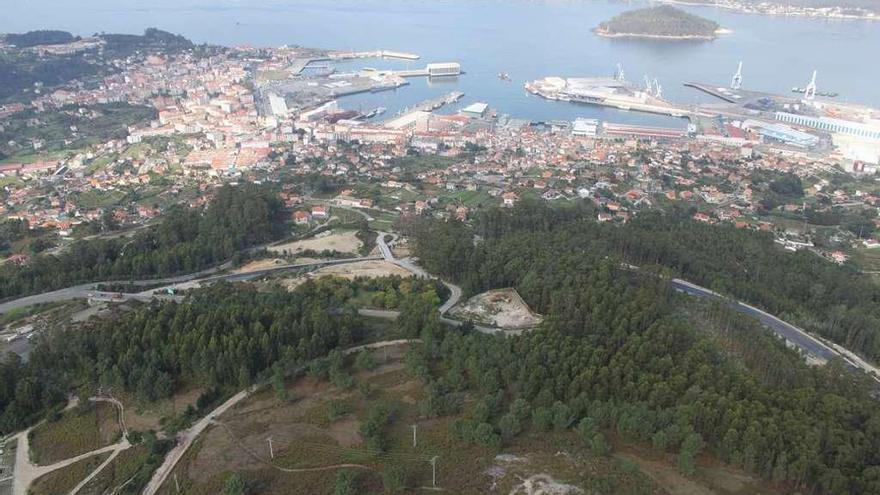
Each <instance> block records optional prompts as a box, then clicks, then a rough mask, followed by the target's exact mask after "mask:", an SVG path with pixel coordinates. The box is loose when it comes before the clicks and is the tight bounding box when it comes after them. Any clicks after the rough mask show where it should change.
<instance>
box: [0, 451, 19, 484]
mask: <svg viewBox="0 0 880 495" xmlns="http://www.w3.org/2000/svg"><path fill="white" fill-rule="evenodd" d="M17 444H18V440H16V439H7V440H4V441H2V442H0V450H2V451H3V453H2V454H0V495H12V470H13V469H14V468H15V447H16V446H17Z"/></svg>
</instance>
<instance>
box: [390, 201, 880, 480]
mask: <svg viewBox="0 0 880 495" xmlns="http://www.w3.org/2000/svg"><path fill="white" fill-rule="evenodd" d="M585 208H587V207H575V208H568V209H565V208H563V209H556V210H553V209H548V208H547V207H544V206H540V205H528V204H525V205H522V206H520V207H517V208H514V209H512V211H511V210H508V211H504V210H491V211H488V212H487V213H486V214H485V215H484V216H482V217H481V218H480V219H479V221H478V222H477V226H476V229H475V231H476V232H478V233H480V234H481V235H482V236H483V239H484V241H483V242H482V243H480V244H477V245H474V243H473V241H472V239H473V234H474V231H471V230H470V229H469V228H467V227H466V226H464V225H462V224H459V223H455V222H449V223H443V222H434V221H427V222H426V223H425V224H423V225H421V226H419V227H417V228H416V229H415V231H416V243H415V244H416V245H415V252H416V254H417V255H418V256H419V258H420V259H421V260H422V262H423V263H425V265H426V266H430V267H434V268H439V269H441V273H443V274H444V275H446V276H449V277H451V278H453V279H456V280H459V281H461V282H462V283H464V284H465V285H466V287H467V288H468V290H470V291H481V290H484V289H488V288H493V287H505V286H513V287H515V288H516V289H517V290H518V291H519V292H520V294H522V295H523V298H524V299H525V300H526V301H527V302H528V303H529V304H530V305H531V306H533V307H535V308H536V309H537V310H538V311H539V312H541V313H542V314H544V315H546V319H545V323H544V325H543V327H542V328H540V329H539V330H536V331H533V332H531V333H529V334H526V335H523V336H521V337H517V338H508V339H503V338H496V337H491V336H485V335H483V334H479V333H476V332H467V331H465V332H462V331H457V330H445V329H444V328H443V327H442V326H441V325H439V324H437V323H435V321H436V313H435V312H426V313H424V315H423V316H422V318H423V319H424V321H425V323H424V324H423V325H422V328H423V329H424V331H423V333H422V339H423V341H424V343H425V344H424V346H423V348H422V349H421V350H419V351H416V352H414V353H413V355H412V356H408V358H407V365H408V368H409V369H411V370H413V371H414V373H415V374H416V375H417V376H419V377H421V378H422V379H423V380H424V381H425V383H426V386H427V390H428V391H429V393H428V397H427V398H426V399H425V400H424V404H423V411H424V412H425V413H426V414H427V415H429V416H436V415H444V414H449V413H450V412H454V411H457V410H458V409H459V408H460V404H461V397H462V394H463V393H469V394H472V395H474V396H477V397H480V398H481V399H480V403H479V404H478V405H477V407H476V409H475V412H474V413H473V414H472V415H471V418H469V419H467V420H464V421H462V422H459V424H458V426H457V427H456V431H457V433H458V434H459V436H460V437H461V438H463V439H467V440H468V441H470V442H474V443H479V444H483V445H487V446H488V445H498V442H499V438H498V436H500V435H501V434H502V433H503V434H504V436H506V437H507V438H510V437H513V436H515V435H516V433H515V432H516V431H517V430H518V429H519V428H517V426H518V425H517V424H516V423H517V421H518V422H519V423H520V424H519V427H522V424H526V422H528V425H529V426H530V427H531V428H533V429H537V430H538V431H547V430H555V429H560V428H561V429H568V428H572V427H574V426H577V427H578V430H582V433H581V436H586V437H587V438H588V443H587V445H588V446H589V448H590V449H591V450H592V451H593V452H595V453H599V454H601V453H604V452H607V449H608V442H607V441H606V438H607V434H610V433H613V434H615V435H617V436H619V437H620V438H623V439H629V440H632V441H638V442H644V443H648V442H650V443H651V444H653V445H654V446H655V447H656V448H659V449H662V450H665V451H668V452H670V453H675V454H676V456H677V459H678V465H679V468H680V470H681V471H682V472H683V473H685V474H687V473H690V472H693V468H694V465H695V459H696V456H697V455H698V454H699V453H700V452H708V453H711V454H713V455H714V456H716V457H718V458H719V459H721V460H723V461H724V462H727V463H730V464H733V465H736V466H740V467H743V468H745V469H747V470H749V471H751V472H753V473H756V474H758V475H760V476H762V477H764V478H766V479H768V480H773V481H774V482H777V483H781V484H784V485H786V486H789V487H791V488H792V489H797V490H800V491H809V492H813V493H876V492H878V491H880V456H878V455H877V452H876V448H874V446H875V445H876V444H877V442H880V428H878V426H877V425H880V413H878V412H877V408H876V404H875V402H874V399H873V397H872V390H873V388H872V387H873V385H872V384H871V383H872V382H871V381H870V380H869V379H867V378H866V377H863V376H859V375H857V374H855V373H852V372H850V371H849V370H848V369H846V367H845V366H843V365H842V364H841V363H837V362H832V363H830V364H829V365H828V366H827V367H825V368H821V369H813V368H809V367H807V366H806V365H805V364H804V363H802V362H801V361H800V360H798V359H795V358H796V354H793V351H789V350H787V349H785V348H784V347H783V346H781V345H776V346H770V347H769V348H766V347H764V346H753V345H751V344H749V343H748V342H753V338H754V337H748V339H749V340H746V341H744V342H745V343H743V344H739V345H735V346H732V348H733V351H734V352H733V353H732V354H731V353H727V352H725V350H724V349H723V348H722V345H721V343H720V342H721V340H722V339H721V338H719V337H718V334H716V333H711V332H709V331H702V330H701V328H700V326H698V325H700V322H704V323H702V324H703V325H705V326H706V327H707V329H708V328H715V329H717V328H719V327H723V326H724V325H726V324H728V323H730V322H732V321H736V320H735V319H730V318H729V315H724V314H720V315H717V316H715V317H714V318H709V317H701V318H685V317H682V315H681V314H680V313H679V312H678V309H677V308H679V307H681V305H682V304H685V303H684V302H682V301H681V300H680V299H679V298H681V297H683V296H678V295H677V294H676V293H675V292H674V291H671V290H670V289H669V287H668V285H667V278H668V276H669V275H668V273H669V269H668V268H661V269H655V270H647V269H646V268H645V267H643V268H642V270H639V271H638V272H634V271H631V270H627V269H624V268H621V262H622V261H640V262H648V261H649V262H650V263H652V264H655V263H662V262H667V263H669V266H671V267H674V268H675V269H676V270H677V271H681V272H684V273H687V274H688V275H694V276H697V275H701V276H702V278H707V279H709V280H711V281H713V282H715V285H724V284H725V283H726V284H729V285H726V286H727V287H731V288H732V289H735V290H745V289H746V288H749V289H752V290H753V293H754V294H764V292H763V291H756V290H754V288H755V287H754V286H755V285H756V283H757V281H761V282H768V281H769V279H770V277H779V278H780V280H778V281H774V282H773V286H774V287H775V288H777V289H778V290H779V294H780V297H781V298H782V299H783V300H784V301H786V302H787V303H790V304H795V305H797V306H800V305H803V307H807V305H808V304H815V303H814V301H812V300H811V299H809V296H808V297H807V298H805V299H799V296H800V295H802V293H800V292H799V289H801V286H802V285H803V284H804V283H810V284H812V283H816V281H817V280H820V281H821V282H822V283H828V284H829V285H827V286H826V287H827V288H829V289H830V288H832V287H835V288H837V289H839V290H837V291H836V292H831V293H830V294H826V296H825V297H827V298H829V299H831V300H832V302H828V303H825V304H834V302H833V301H834V298H835V297H842V295H844V294H849V292H848V291H849V290H853V294H851V295H848V296H846V297H864V296H862V295H860V294H858V290H857V289H855V288H853V287H852V285H853V284H854V282H853V279H852V276H847V277H845V280H846V282H843V280H844V273H847V272H844V271H841V270H843V269H839V268H834V269H829V270H830V271H829V270H826V269H825V268H821V269H820V268H816V267H817V266H819V265H816V266H814V265H812V264H811V263H809V262H807V261H806V260H807V258H804V257H801V256H798V255H783V254H782V253H781V252H780V251H776V250H774V248H773V247H772V240H771V239H768V238H765V237H764V236H762V235H759V234H752V233H744V232H741V231H736V230H734V229H732V228H731V229H724V228H721V229H718V228H711V232H710V231H709V230H706V231H704V230H703V227H701V226H699V225H694V224H693V223H692V222H689V221H685V220H682V219H678V218H672V217H664V216H661V215H645V216H644V217H643V218H638V219H637V220H635V221H633V222H631V223H629V224H627V225H626V226H623V227H614V226H608V225H599V224H597V223H596V222H595V221H593V220H592V215H590V217H589V218H584V215H583V213H584V211H583V209H585ZM707 229H710V228H709V227H707ZM710 238H711V239H710ZM429 246H430V248H429ZM697 250H699V251H700V252H704V254H700V253H697V252H696V251H697ZM451 253H454V254H455V256H459V257H458V258H453V259H456V260H457V261H458V263H456V264H454V265H450V264H447V261H445V260H446V259H448V258H447V257H448V256H450V254H451ZM671 261H676V262H674V263H670V262H671ZM730 263H736V264H737V266H738V270H737V269H729V268H728V266H729V264H730ZM765 263H766V265H765ZM769 265H772V266H773V267H774V268H773V270H772V275H766V274H764V273H760V274H759V273H758V272H759V271H763V270H769ZM794 266H796V267H797V268H796V269H793V267H794ZM821 266H828V265H821ZM747 268H748V269H749V276H748V277H746V276H743V275H737V273H743V272H744V271H745V269H747ZM759 268H760V270H759ZM722 269H724V270H725V271H722ZM724 273H729V274H730V275H726V276H725V275H723V274H724ZM786 273H787V274H797V277H804V278H805V279H808V280H809V282H801V283H798V279H797V278H793V275H785V274H786ZM765 277H766V278H765ZM837 277H840V279H839V281H838V284H837V285H836V286H834V285H831V284H833V283H834V281H835V280H838V279H837ZM696 278H701V277H696ZM700 281H702V280H700ZM786 283H789V284H791V286H789V287H785V284H786ZM858 287H859V288H861V286H858ZM807 294H809V291H807ZM853 303H854V304H853V305H852V306H850V307H851V308H852V309H853V310H854V311H865V307H866V306H867V307H868V308H869V310H870V311H873V310H874V308H876V305H873V306H872V305H870V303H867V302H863V301H861V300H854V301H853ZM414 309H416V310H418V309H417V308H414ZM407 311H409V310H405V312H407ZM401 318H402V319H406V318H413V317H412V316H411V315H410V316H408V315H403V316H402V317H401ZM873 328H875V327H867V329H866V330H865V331H866V332H873V331H874V330H873ZM724 335H725V337H724V338H725V339H727V340H731V339H737V334H736V332H735V331H730V332H727V333H725V334H724ZM776 361H780V362H784V363H786V364H787V365H788V371H787V373H786V375H787V378H786V379H780V380H774V379H768V375H771V374H775V373H776V372H775V370H774V369H773V368H772V366H773V365H772V363H774V362H776ZM520 400H521V402H519V401H520ZM524 404H527V405H528V408H529V409H531V413H530V414H529V415H528V416H526V415H525V414H524V413H523V410H524V409H525V408H526V407H525V406H524ZM502 418H505V419H504V422H503V428H502V423H501V419H502ZM514 418H515V419H516V421H514ZM585 420H586V421H587V422H586V423H585V422H584V421H585ZM590 425H594V426H590ZM598 433H602V434H603V435H604V436H603V437H599V436H598V435H597V434H598Z"/></svg>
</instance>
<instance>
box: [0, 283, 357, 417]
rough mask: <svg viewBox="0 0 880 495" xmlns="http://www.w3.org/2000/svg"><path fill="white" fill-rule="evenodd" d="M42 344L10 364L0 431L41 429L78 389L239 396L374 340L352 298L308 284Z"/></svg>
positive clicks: (217, 292)
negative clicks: (37, 425)
mask: <svg viewBox="0 0 880 495" xmlns="http://www.w3.org/2000/svg"><path fill="white" fill-rule="evenodd" d="M87 325H88V326H89V327H88V328H87V329H83V328H76V327H71V328H68V329H63V330H60V331H59V332H57V333H53V334H50V335H48V336H45V337H41V340H40V341H39V342H38V344H37V346H36V347H35V349H34V351H33V352H32V353H31V355H30V359H29V361H28V362H27V363H23V362H22V361H21V360H20V359H19V358H18V357H17V356H16V355H14V354H9V355H8V356H6V358H5V359H4V361H3V362H2V364H0V430H2V431H3V432H4V433H8V432H10V431H14V430H16V429H18V428H21V427H22V426H25V425H28V424H32V423H33V422H34V421H35V420H37V419H38V418H40V417H42V416H43V415H45V414H46V413H47V412H48V411H50V410H52V409H54V408H57V407H59V406H60V405H63V404H64V403H65V402H66V399H67V396H68V393H69V392H70V391H76V390H80V391H84V393H85V394H91V393H92V392H93V390H94V388H95V387H96V386H104V387H108V386H109V387H113V388H114V389H115V390H124V391H127V392H129V393H131V394H133V395H134V396H135V397H137V398H138V399H139V400H143V401H155V400H158V399H162V398H167V397H169V396H170V395H171V394H173V393H174V392H176V391H177V390H179V389H180V388H181V387H183V386H196V387H197V386H203V387H206V388H209V389H212V388H216V389H217V390H220V391H222V392H230V391H237V390H239V389H241V388H244V387H245V386H247V385H250V384H251V383H253V382H254V381H256V380H258V379H260V378H263V377H265V375H266V374H267V370H269V369H270V368H271V367H272V365H273V364H274V363H276V362H279V361H281V362H283V363H286V366H294V365H296V364H298V363H304V362H306V361H308V360H310V359H313V358H316V357H320V356H324V355H325V354H327V353H328V352H329V351H330V350H332V349H336V348H345V347H350V346H351V345H353V344H354V343H356V342H358V341H360V340H361V339H362V338H363V337H364V333H365V331H366V330H365V329H364V327H363V326H362V325H361V324H360V320H359V317H358V316H357V314H356V313H355V312H354V310H353V309H350V308H349V307H348V306H346V300H345V294H344V293H342V294H340V293H339V291H338V290H337V288H336V287H335V286H333V285H331V284H323V283H317V282H307V283H305V284H303V285H301V286H300V287H298V288H297V290H295V291H293V292H288V291H287V290H285V289H283V288H274V289H271V290H262V291H258V290H257V289H255V288H254V287H253V286H246V285H237V286H233V285H230V284H226V283H220V284H216V285H213V286H211V287H209V288H207V289H203V290H201V291H198V292H196V293H195V294H193V295H192V296H191V297H190V298H188V299H187V300H186V301H185V302H183V303H181V304H177V303H172V302H166V303H154V304H151V305H147V306H144V307H142V308H141V309H138V310H136V311H134V312H133V313H128V314H122V315H119V316H117V317H112V318H109V319H103V320H99V321H97V322H91V323H87Z"/></svg>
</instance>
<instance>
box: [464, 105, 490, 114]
mask: <svg viewBox="0 0 880 495" xmlns="http://www.w3.org/2000/svg"><path fill="white" fill-rule="evenodd" d="M488 110H489V105H488V104H486V103H472V104H470V105H468V106H466V107H464V108H462V109H461V113H462V114H464V115H468V116H471V117H483V116H485V115H486V112H487V111H488Z"/></svg>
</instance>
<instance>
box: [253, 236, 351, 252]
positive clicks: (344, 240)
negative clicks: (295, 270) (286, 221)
mask: <svg viewBox="0 0 880 495" xmlns="http://www.w3.org/2000/svg"><path fill="white" fill-rule="evenodd" d="M362 245H363V243H362V242H361V240H360V239H358V238H357V235H356V232H355V231H353V230H351V231H344V232H336V231H326V232H321V233H320V234H318V235H316V236H315V237H312V238H310V239H303V240H301V241H294V242H288V243H286V244H280V245H278V246H270V247H269V248H268V251H269V252H272V253H285V252H287V253H289V254H294V255H295V254H296V253H298V252H301V251H305V250H308V249H311V250H314V251H317V252H321V251H324V250H328V251H339V252H340V253H352V254H357V252H358V249H360V248H361V246H362Z"/></svg>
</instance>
